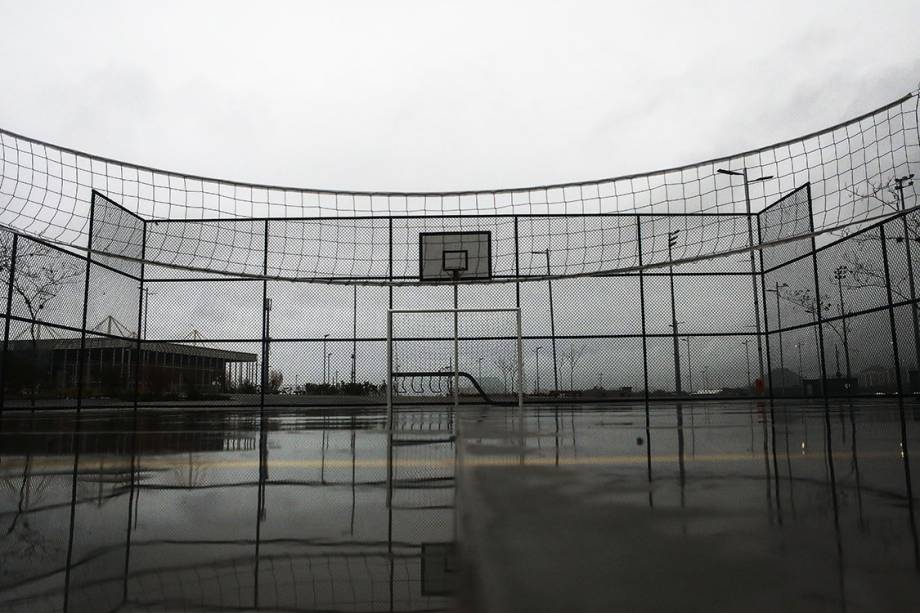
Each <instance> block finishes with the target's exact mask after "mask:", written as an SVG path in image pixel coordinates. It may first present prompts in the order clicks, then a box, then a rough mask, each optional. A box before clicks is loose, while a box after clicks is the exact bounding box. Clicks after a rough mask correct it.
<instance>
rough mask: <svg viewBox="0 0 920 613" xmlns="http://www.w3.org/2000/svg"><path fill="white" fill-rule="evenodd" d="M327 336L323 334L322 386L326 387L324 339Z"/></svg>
mask: <svg viewBox="0 0 920 613" xmlns="http://www.w3.org/2000/svg"><path fill="white" fill-rule="evenodd" d="M327 338H329V335H328V334H323V385H326V339H327Z"/></svg>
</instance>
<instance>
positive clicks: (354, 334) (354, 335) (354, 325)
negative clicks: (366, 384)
mask: <svg viewBox="0 0 920 613" xmlns="http://www.w3.org/2000/svg"><path fill="white" fill-rule="evenodd" d="M353 289H354V301H353V303H352V304H353V305H354V309H353V311H352V313H353V315H352V320H351V384H352V385H354V384H355V383H357V378H358V286H357V285H355V286H354V288H353Z"/></svg>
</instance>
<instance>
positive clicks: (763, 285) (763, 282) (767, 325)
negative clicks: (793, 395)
mask: <svg viewBox="0 0 920 613" xmlns="http://www.w3.org/2000/svg"><path fill="white" fill-rule="evenodd" d="M756 217H757V244H758V245H762V244H763V234H762V232H761V230H760V213H758V214H757V215H756ZM757 251H758V252H759V253H760V292H761V294H762V295H763V339H764V346H765V347H766V351H767V373H766V375H767V381H766V383H767V385H768V386H769V391H768V394H769V398H770V399H773V396H774V391H773V365H772V361H771V359H770V320H769V318H768V317H767V286H766V283H767V281H766V277H767V273H766V272H764V266H763V249H758V250H757ZM756 302H757V301H756V300H755V304H756ZM755 308H756V307H755Z"/></svg>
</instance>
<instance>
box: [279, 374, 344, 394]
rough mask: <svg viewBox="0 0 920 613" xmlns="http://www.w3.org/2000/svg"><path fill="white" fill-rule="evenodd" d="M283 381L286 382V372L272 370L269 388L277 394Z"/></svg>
mask: <svg viewBox="0 0 920 613" xmlns="http://www.w3.org/2000/svg"><path fill="white" fill-rule="evenodd" d="M282 383H284V373H282V372H281V371H280V370H272V371H271V372H270V373H269V375H268V389H269V390H270V391H271V393H272V394H277V393H278V390H280V389H281V384H282ZM336 383H338V382H336Z"/></svg>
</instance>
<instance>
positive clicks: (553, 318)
mask: <svg viewBox="0 0 920 613" xmlns="http://www.w3.org/2000/svg"><path fill="white" fill-rule="evenodd" d="M531 253H532V254H534V255H539V254H541V253H542V254H544V255H546V285H547V287H548V288H549V333H550V336H551V337H552V339H553V385H554V386H555V388H556V391H557V392H558V391H559V369H558V368H557V366H556V315H555V313H554V311H553V280H552V279H551V278H550V268H549V247H547V248H546V249H542V250H540V251H531Z"/></svg>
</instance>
